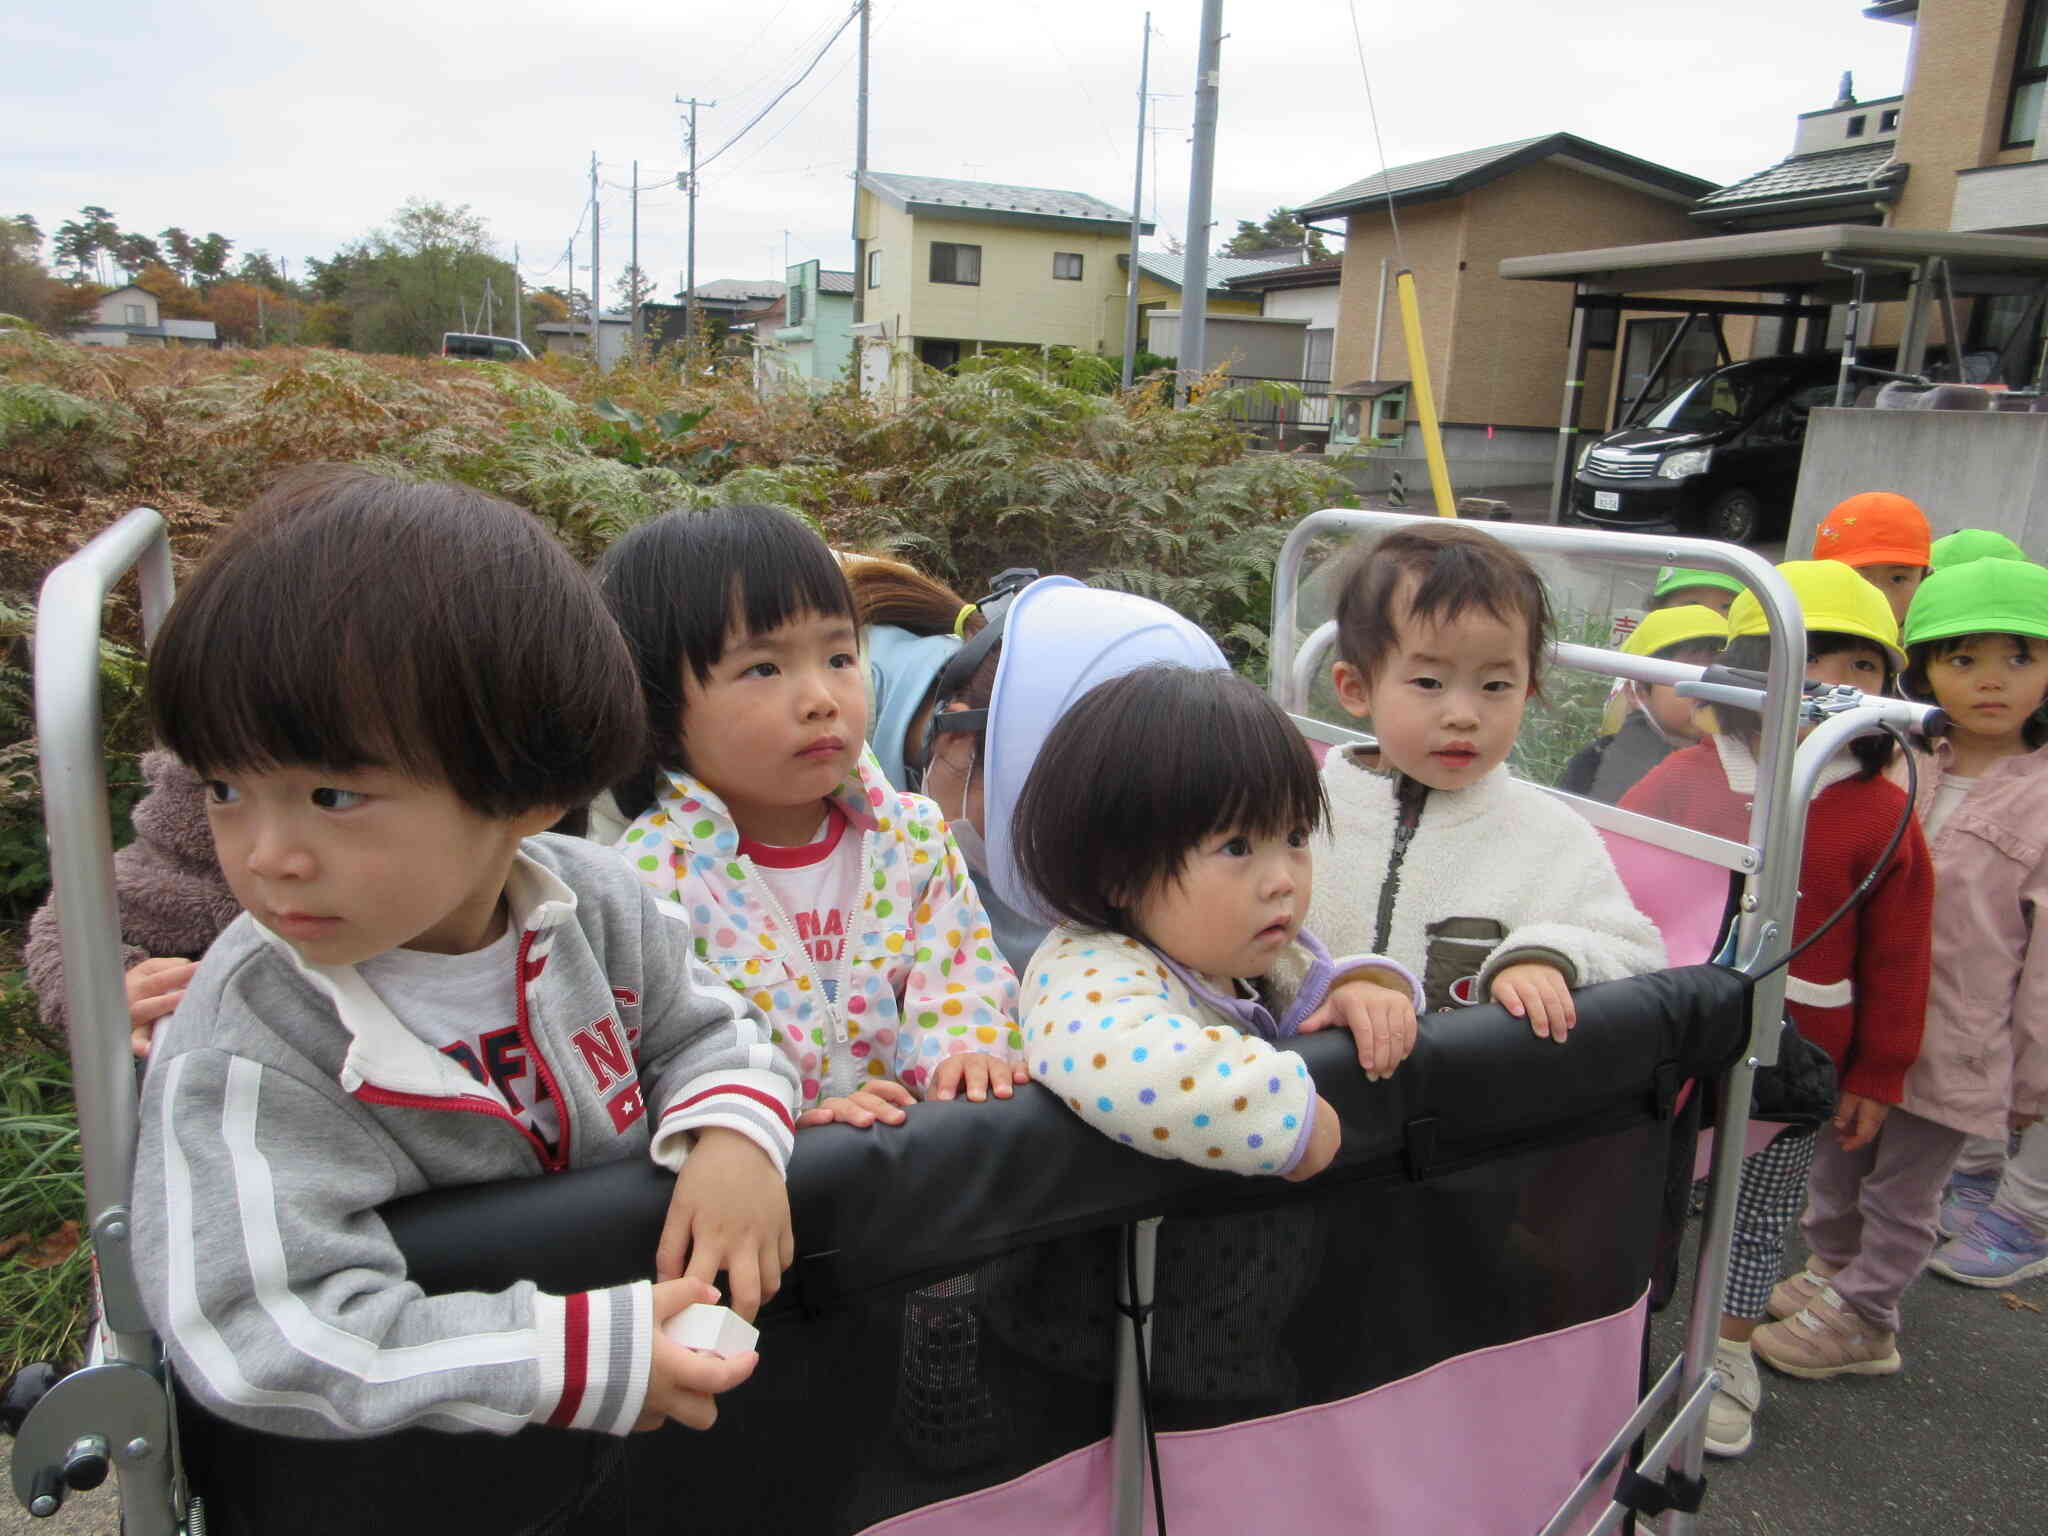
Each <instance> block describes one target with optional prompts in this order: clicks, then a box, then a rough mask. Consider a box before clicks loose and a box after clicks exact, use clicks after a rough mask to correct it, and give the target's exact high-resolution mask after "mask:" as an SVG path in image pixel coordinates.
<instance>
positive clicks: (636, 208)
mask: <svg viewBox="0 0 2048 1536" xmlns="http://www.w3.org/2000/svg"><path fill="white" fill-rule="evenodd" d="M632 186H633V264H632V265H631V266H630V267H628V268H627V269H626V270H627V271H629V272H631V273H632V274H633V345H634V346H635V347H637V346H639V345H640V343H641V341H642V339H643V338H645V336H646V335H647V325H646V322H645V320H644V319H643V318H642V317H641V314H640V162H639V161H638V160H635V161H634V162H633V182H632Z"/></svg>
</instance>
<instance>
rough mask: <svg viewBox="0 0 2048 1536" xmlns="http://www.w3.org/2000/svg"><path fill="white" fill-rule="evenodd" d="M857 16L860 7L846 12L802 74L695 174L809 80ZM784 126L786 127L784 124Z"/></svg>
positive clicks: (743, 136) (776, 95)
mask: <svg viewBox="0 0 2048 1536" xmlns="http://www.w3.org/2000/svg"><path fill="white" fill-rule="evenodd" d="M859 15H860V7H859V6H857V5H856V6H855V7H854V8H853V9H852V10H850V11H848V12H847V13H846V19H845V20H844V21H842V22H840V23H839V28H838V30H837V31H835V32H834V33H833V34H832V35H831V36H830V37H828V38H826V39H825V46H824V47H822V48H820V49H819V50H818V51H817V53H816V54H814V55H813V56H812V58H811V62H810V63H808V64H806V65H805V66H804V72H803V73H802V74H800V75H798V76H797V77H796V78H795V79H794V80H792V81H790V82H789V84H788V85H785V86H784V87H783V88H782V89H781V90H780V91H778V92H776V94H775V97H774V99H773V100H771V101H770V102H769V103H768V105H767V106H765V107H763V108H762V109H761V110H760V111H758V112H756V113H755V114H754V115H753V116H752V117H750V118H748V119H747V123H746V126H745V127H743V128H742V129H740V131H739V132H738V133H736V134H734V135H733V136H732V137H731V138H729V139H727V140H726V141H725V142H724V143H723V144H721V145H719V146H718V148H716V149H714V150H713V151H712V152H711V153H710V154H708V155H706V156H705V157H704V158H703V159H702V160H699V161H698V162H697V174H698V175H699V176H702V175H703V174H704V170H705V168H706V167H707V166H709V165H710V164H711V163H712V162H713V161H715V160H717V159H718V157H719V156H720V155H722V154H724V153H725V152H726V151H727V150H728V149H731V148H732V147H733V145H735V144H737V143H739V141H740V140H741V139H743V138H745V137H746V136H747V135H748V134H749V133H751V132H752V131H753V130H754V126H755V125H756V124H757V123H759V122H760V121H761V119H762V118H764V117H766V116H767V115H768V114H769V113H770V112H772V111H774V110H775V108H776V107H777V106H778V105H780V104H781V102H782V99H783V97H785V96H787V95H788V94H789V93H790V92H791V91H793V90H795V89H796V88H797V87H798V86H800V85H802V84H803V83H804V82H805V81H806V80H808V79H810V78H811V71H812V70H814V69H816V68H817V67H818V65H819V64H820V63H822V62H823V61H824V58H825V55H826V54H827V53H829V52H831V50H832V45H833V44H834V43H836V42H838V41H839V39H840V38H841V37H842V36H843V35H844V34H845V32H846V29H847V28H848V27H850V26H852V25H853V23H854V18H856V17H857V16H859ZM784 126H785V127H786V126H788V125H787V124H785V125H784Z"/></svg>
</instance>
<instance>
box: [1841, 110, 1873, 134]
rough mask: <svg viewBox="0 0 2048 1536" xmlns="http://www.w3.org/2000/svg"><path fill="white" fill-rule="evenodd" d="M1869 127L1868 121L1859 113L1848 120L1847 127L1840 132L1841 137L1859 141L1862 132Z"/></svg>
mask: <svg viewBox="0 0 2048 1536" xmlns="http://www.w3.org/2000/svg"><path fill="white" fill-rule="evenodd" d="M1869 125H1870V119H1869V118H1868V117H1866V116H1864V115H1863V114H1862V113H1860V112H1859V113H1857V114H1856V116H1854V117H1852V118H1850V119H1849V126H1848V127H1847V128H1845V129H1843V130H1842V137H1844V138H1847V139H1860V138H1862V137H1863V130H1864V129H1865V128H1866V127H1868V126H1869Z"/></svg>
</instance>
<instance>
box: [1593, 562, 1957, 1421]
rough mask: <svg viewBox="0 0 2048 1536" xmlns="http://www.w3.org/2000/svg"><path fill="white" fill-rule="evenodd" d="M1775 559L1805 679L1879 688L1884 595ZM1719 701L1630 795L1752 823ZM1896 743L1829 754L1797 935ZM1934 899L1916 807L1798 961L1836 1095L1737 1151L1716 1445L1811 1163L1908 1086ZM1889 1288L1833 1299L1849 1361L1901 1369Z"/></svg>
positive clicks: (1857, 1140)
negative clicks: (1794, 612)
mask: <svg viewBox="0 0 2048 1536" xmlns="http://www.w3.org/2000/svg"><path fill="white" fill-rule="evenodd" d="M1778 570H1779V573H1780V574H1781V575H1783V576H1784V578H1785V580H1786V583H1787V585H1789V586H1790V587H1791V588H1792V592H1793V595H1794V596H1795V597H1796V598H1797V599H1798V600H1799V605H1800V608H1801V610H1802V612H1803V614H1804V616H1805V619H1806V624H1807V666H1806V675H1807V677H1808V679H1809V680H1812V681H1819V682H1828V683H1838V684H1848V685H1850V686H1853V687H1857V688H1861V689H1862V690H1863V691H1865V692H1866V693H1883V692H1885V691H1886V690H1887V689H1888V688H1889V687H1890V684H1891V682H1892V679H1893V677H1894V676H1895V675H1896V673H1897V671H1898V669H1899V668H1900V667H1901V666H1903V665H1904V662H1905V656H1904V653H1903V652H1901V651H1900V650H1899V642H1898V633H1899V631H1898V625H1897V623H1896V621H1895V620H1894V619H1893V617H1892V613H1891V608H1890V605H1889V604H1888V603H1886V601H1885V599H1884V597H1883V595H1882V594H1881V593H1880V592H1879V591H1878V590H1877V589H1876V588H1875V587H1873V586H1871V585H1870V584H1868V583H1867V582H1865V581H1864V580H1863V579H1862V578H1861V577H1859V576H1858V575H1857V574H1856V573H1855V572H1854V571H1853V570H1852V569H1851V568H1850V567H1848V566H1846V565H1842V564H1839V563H1836V562H1834V561H1795V562H1792V563H1789V564H1786V565H1781V566H1780V567H1779V568H1778ZM1728 621H1729V623H1728V629H1729V636H1730V641H1729V646H1728V649H1727V651H1726V652H1725V653H1724V655H1723V658H1722V659H1723V661H1724V663H1725V664H1727V665H1729V666H1733V667H1750V668H1755V669H1758V670H1761V669H1762V667H1763V666H1764V664H1765V662H1766V660H1767V659H1768V640H1767V638H1766V635H1767V625H1766V623H1765V620H1764V615H1763V611H1762V609H1761V607H1760V606H1759V605H1758V604H1757V602H1756V600H1755V599H1754V598H1753V597H1750V596H1748V595H1746V594H1745V595H1744V596H1743V597H1741V598H1738V599H1737V600H1736V603H1735V606H1734V608H1733V609H1731V610H1730V612H1729V615H1728ZM1717 713H1718V714H1719V715H1720V717H1721V725H1722V730H1721V732H1720V734H1718V735H1716V736H1714V737H1713V738H1711V739H1710V740H1708V741H1706V742H1703V743H1701V744H1700V745H1699V746H1696V747H1689V748H1687V749H1686V750H1684V751H1682V752H1675V753H1673V754H1672V755H1671V756H1670V757H1668V758H1666V759H1665V760H1664V761H1663V762H1662V763H1661V764H1659V765H1658V766H1657V767H1656V768H1655V769H1653V770H1652V771H1651V773H1650V774H1649V776H1648V777H1647V778H1645V779H1644V780H1643V781H1642V782H1641V783H1639V784H1638V785H1637V786H1636V787H1635V788H1634V789H1633V790H1631V791H1630V792H1629V794H1628V795H1627V796H1626V797H1625V798H1624V799H1623V800H1622V802H1621V803H1622V807H1623V808H1624V809H1625V810H1631V811H1640V812H1642V813H1643V814H1644V815H1646V816H1655V817H1657V818H1659V819H1660V820H1663V821H1671V822H1676V823H1678V824H1680V825H1682V826H1688V827H1693V828H1696V829H1698V830H1699V831H1702V832H1709V833H1712V834H1714V835H1715V836H1718V837H1725V838H1730V839H1733V840H1735V841H1746V840H1747V838H1748V836H1749V808H1750V801H1751V800H1752V798H1753V797H1754V795H1755V791H1756V745H1757V738H1758V731H1759V723H1758V721H1757V719H1756V717H1755V716H1754V715H1751V714H1747V713H1745V712H1742V711H1737V710H1730V709H1727V708H1725V707H1723V708H1719V709H1717ZM1891 751H1892V743H1891V741H1890V739H1889V738H1888V737H1874V738H1865V739H1862V740H1858V741H1856V742H1854V743H1852V744H1851V745H1850V747H1849V748H1848V749H1847V750H1846V751H1845V752H1844V753H1843V754H1842V755H1841V756H1840V757H1839V758H1837V759H1836V760H1835V761H1834V762H1833V763H1830V764H1829V765H1828V767H1827V768H1826V769H1825V770H1824V771H1823V772H1822V774H1821V778H1820V783H1819V787H1818V788H1817V789H1816V791H1815V793H1814V797H1813V803H1812V806H1811V808H1810V809H1809V811H1808V813H1807V823H1806V844H1805V848H1804V850H1803V852H1802V855H1801V859H1800V866H1799V892H1800V895H1799V908H1798V913H1797V916H1796V918H1795V920H1794V924H1793V936H1792V938H1793V942H1794V943H1799V942H1803V941H1804V940H1805V939H1806V938H1807V936H1808V935H1809V934H1811V933H1813V932H1814V930H1815V929H1817V928H1818V927H1819V926H1820V925H1821V923H1823V922H1824V921H1826V919H1827V917H1828V916H1829V914H1831V913H1832V912H1834V911H1835V909H1836V908H1838V907H1840V906H1841V905H1842V903H1843V902H1844V901H1846V900H1847V899H1848V897H1849V895H1850V893H1851V892H1852V891H1854V890H1855V889H1856V887H1857V886H1858V884H1860V883H1861V881H1862V880H1863V878H1864V876H1865V875H1867V874H1868V873H1869V872H1870V871H1871V869H1872V868H1873V867H1874V866H1875V865H1876V864H1877V861H1878V860H1879V858H1880V857H1881V856H1882V855H1883V853H1884V848H1885V844H1886V843H1887V842H1889V841H1890V839H1891V835H1892V831H1893V829H1894V828H1895V827H1896V826H1897V825H1898V823H1899V819H1900V817H1901V816H1902V815H1904V814H1906V810H1907V806H1906V798H1905V795H1904V793H1903V792H1902V791H1901V790H1900V789H1899V788H1898V786H1897V785H1895V784H1893V783H1891V782H1890V781H1889V780H1887V779H1885V778H1884V777H1883V776H1882V769H1883V767H1884V765H1885V763H1886V762H1887V761H1888V760H1889V759H1890V756H1891ZM1933 902H1934V877H1933V871H1932V866H1931V864H1930V862H1929V859H1928V855H1927V844H1926V841H1925V839H1924V838H1923V837H1922V835H1921V832H1920V828H1919V826H1918V825H1917V824H1915V823H1910V822H1909V824H1908V825H1907V828H1906V832H1905V835H1904V836H1903V837H1902V838H1901V839H1900V841H1899V845H1898V847H1897V848H1896V849H1895V850H1894V851H1893V853H1892V856H1891V859H1890V862H1889V863H1888V864H1887V865H1886V866H1885V868H1884V869H1883V871H1882V872H1881V873H1880V874H1879V875H1878V877H1877V879H1876V880H1875V882H1874V883H1873V884H1872V886H1871V889H1870V891H1869V894H1868V895H1867V896H1865V898H1864V899H1863V901H1862V902H1861V903H1860V904H1859V905H1857V906H1856V907H1854V908H1852V909H1851V910H1850V911H1849V912H1848V913H1847V914H1846V915H1844V916H1843V918H1842V919H1841V921H1840V922H1838V923H1836V924H1835V925H1834V927H1832V928H1830V929H1828V931H1827V932H1826V933H1824V934H1822V935H1821V937H1820V938H1819V939H1818V940H1816V941H1815V943H1814V945H1813V947H1812V948H1810V949H1808V950H1807V951H1805V953H1803V954H1802V955H1800V956H1799V958H1798V959H1797V960H1795V961H1793V962H1792V965H1791V968H1790V974H1789V975H1788V976H1787V979H1786V985H1785V1000H1786V1004H1787V1010H1788V1012H1789V1013H1790V1014H1791V1017H1792V1022H1793V1023H1794V1024H1795V1025H1796V1026H1797V1027H1798V1030H1799V1032H1800V1033H1801V1034H1802V1035H1804V1036H1805V1037H1806V1038H1807V1039H1808V1040H1811V1041H1812V1042H1814V1043H1815V1044H1816V1045H1818V1046H1820V1047H1821V1049H1823V1050H1825V1051H1826V1052H1827V1053H1828V1055H1829V1056H1830V1057H1831V1058H1832V1059H1833V1061H1834V1063H1835V1069H1836V1071H1837V1072H1838V1073H1839V1074H1840V1076H1841V1089H1842V1091H1841V1099H1840V1102H1839V1104H1838V1105H1837V1107H1836V1110H1835V1116H1834V1122H1833V1125H1832V1127H1831V1134H1829V1135H1826V1136H1817V1135H1816V1134H1815V1132H1814V1131H1812V1130H1810V1129H1807V1128H1804V1127H1788V1128H1787V1129H1786V1130H1784V1131H1782V1132H1780V1133H1779V1135H1778V1136H1777V1137H1776V1139H1774V1140H1773V1141H1772V1142H1771V1143H1770V1144H1769V1145H1768V1146H1766V1147H1764V1148H1762V1149H1761V1150H1759V1151H1757V1152H1754V1153H1752V1154H1751V1155H1750V1156H1749V1157H1748V1158H1747V1159H1745V1160H1744V1162H1743V1165H1742V1184H1741V1187H1740V1189H1739V1190H1738V1191H1737V1195H1736V1205H1735V1242H1734V1248H1733V1251H1732V1253H1731V1255H1730V1265H1729V1275H1728V1293H1727V1296H1726V1298H1725V1299H1724V1301H1723V1304H1722V1318H1721V1343H1720V1347H1719V1348H1718V1349H1717V1350H1716V1352H1715V1364H1716V1367H1717V1369H1719V1371H1720V1372H1721V1376H1722V1386H1721V1389H1720V1390H1719V1392H1717V1393H1716V1394H1715V1398H1714V1402H1713V1404H1712V1405H1711V1407H1710V1408H1709V1410H1708V1414H1707V1449H1708V1451H1710V1452H1712V1453H1713V1454H1716V1455H1721V1456H1738V1455H1740V1454H1742V1452H1744V1451H1746V1450H1747V1449H1748V1448H1749V1446H1750V1443H1751V1440H1752V1438H1753V1427H1752V1424H1753V1419H1754V1416H1755V1412H1756V1407H1757V1404H1758V1403H1759V1402H1760V1401H1762V1395H1763V1394H1762V1387H1761V1385H1760V1383H1759V1382H1758V1379H1757V1373H1756V1359H1755V1356H1754V1355H1753V1354H1752V1353H1751V1350H1750V1343H1749V1339H1750V1335H1751V1334H1753V1333H1755V1332H1757V1330H1758V1325H1759V1322H1760V1320H1761V1319H1762V1317H1763V1315H1764V1312H1765V1308H1766V1306H1767V1304H1768V1302H1769V1301H1770V1298H1771V1295H1772V1285H1773V1282H1774V1281H1776V1279H1777V1277H1778V1273H1779V1270H1780V1269H1781V1267H1782V1265H1783V1262H1784V1247H1785V1229H1786V1227H1787V1226H1788V1225H1789V1224H1790V1222H1791V1220H1792V1218H1793V1216H1795V1215H1796V1214H1797V1213H1798V1211H1799V1209H1800V1205H1801V1203H1802V1201H1803V1198H1804V1196H1805V1191H1806V1180H1807V1173H1808V1170H1809V1169H1810V1168H1814V1167H1815V1165H1816V1164H1817V1163H1819V1164H1825V1165H1827V1166H1828V1167H1830V1168H1832V1167H1833V1166H1834V1165H1835V1164H1836V1163H1838V1162H1842V1161H1844V1160H1848V1159H1854V1158H1855V1157H1856V1155H1857V1154H1858V1153H1860V1152H1861V1151H1862V1149H1864V1148H1865V1147H1868V1146H1869V1145H1870V1144H1871V1142H1872V1141H1873V1140H1874V1139H1875V1138H1876V1136H1877V1132H1878V1128H1879V1126H1880V1125H1882V1124H1883V1123H1884V1119H1885V1115H1886V1112H1887V1111H1888V1110H1889V1109H1890V1108H1891V1106H1893V1105H1895V1104H1897V1103H1898V1102H1899V1101H1900V1099H1901V1097H1902V1096H1903V1094H1904V1091H1905V1081H1906V1073H1907V1070H1908V1069H1909V1068H1910V1067H1911V1066H1912V1065H1913V1062H1914V1060H1915V1059H1916V1058H1917V1056H1918V1055H1919V1051H1920V1030H1921V1022H1922V1019H1923V1018H1924V1016H1925V1014H1926V1005H1927V980H1928V943H1929V937H1928V936H1929V932H1930V929H1931V925H1932V913H1933ZM1818 1177H1819V1174H1818V1172H1816V1178H1818ZM1938 1192H1939V1185H1938V1183H1937V1186H1936V1191H1935V1193H1936V1194H1938ZM1863 1218H1864V1231H1865V1234H1866V1237H1865V1246H1869V1242H1870V1239H1869V1234H1870V1233H1871V1232H1872V1231H1874V1230H1875V1229H1876V1228H1877V1227H1879V1226H1881V1225H1882V1224H1883V1223H1885V1222H1886V1221H1887V1220H1889V1219H1891V1215H1890V1211H1889V1209H1887V1208H1880V1207H1878V1206H1875V1205H1873V1204H1872V1203H1870V1202H1866V1204H1865V1207H1864V1211H1863ZM1856 1267H1857V1266H1856V1263H1854V1262H1852V1263H1850V1264H1848V1265H1847V1266H1846V1267H1845V1269H1844V1270H1843V1272H1842V1276H1840V1277H1837V1288H1838V1289H1840V1290H1842V1292H1843V1294H1853V1295H1855V1296H1856V1297H1857V1300H1858V1302H1859V1303H1863V1302H1864V1297H1865V1295H1866V1292H1865V1291H1859V1290H1857V1279H1858V1277H1857V1276H1856V1275H1855V1274H1852V1273H1851V1271H1853V1270H1855V1269H1856ZM1781 1289H1782V1287H1781ZM1870 1289H1872V1290H1881V1289H1882V1287H1875V1288H1870ZM1901 1289H1903V1287H1901ZM1896 1301H1897V1298H1896V1296H1893V1298H1892V1303H1891V1306H1890V1309H1889V1310H1888V1311H1887V1310H1884V1309H1883V1307H1882V1306H1881V1305H1878V1306H1872V1307H1871V1308H1870V1310H1869V1311H1868V1312H1865V1311H1862V1310H1859V1309H1858V1307H1849V1308H1846V1309H1841V1310H1837V1311H1831V1313H1830V1315H1829V1319H1828V1321H1829V1323H1830V1326H1831V1333H1832V1332H1839V1333H1840V1334H1841V1335H1842V1342H1841V1345H1840V1348H1839V1352H1840V1353H1841V1354H1842V1355H1843V1356H1844V1357H1845V1358H1852V1357H1853V1359H1854V1360H1856V1361H1857V1362H1858V1363H1856V1364H1853V1365H1844V1366H1843V1367H1842V1368H1843V1369H1854V1370H1859V1371H1863V1372H1881V1371H1894V1370H1897V1369H1898V1365H1899V1360H1898V1353H1897V1350H1896V1348H1895V1347H1894V1334H1895V1331H1896V1329H1897V1326H1898V1320H1897V1309H1896ZM1837 1325H1838V1326H1837Z"/></svg>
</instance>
